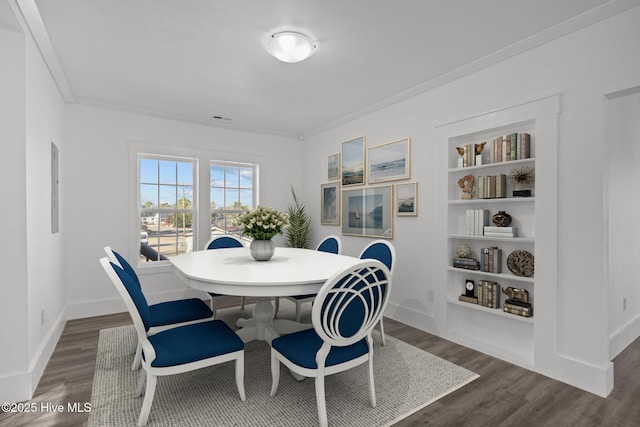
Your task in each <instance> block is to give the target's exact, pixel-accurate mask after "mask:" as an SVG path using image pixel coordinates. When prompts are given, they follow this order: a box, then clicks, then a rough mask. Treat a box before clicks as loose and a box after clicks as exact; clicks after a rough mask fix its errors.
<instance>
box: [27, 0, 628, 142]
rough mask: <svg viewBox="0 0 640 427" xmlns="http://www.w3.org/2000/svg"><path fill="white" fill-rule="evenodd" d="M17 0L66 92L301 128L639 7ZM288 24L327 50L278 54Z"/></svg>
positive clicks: (193, 115)
mask: <svg viewBox="0 0 640 427" xmlns="http://www.w3.org/2000/svg"><path fill="white" fill-rule="evenodd" d="M14 1H15V2H16V4H17V5H18V6H19V8H20V10H21V11H22V14H23V16H24V18H25V21H26V22H27V24H28V26H29V28H30V30H31V32H32V34H33V35H34V38H35V39H36V43H37V44H38V46H39V48H40V50H41V52H42V54H43V57H44V58H45V60H46V61H47V64H48V66H49V69H50V70H51V73H52V75H53V76H54V79H55V80H56V83H57V84H58V87H59V89H60V91H61V93H62V95H63V97H64V98H65V99H66V100H67V101H68V102H78V103H82V104H89V105H99V106H105V107H109V108H118V109H124V110H127V111H136V112H141V113H145V114H152V115H155V116H161V117H169V118H176V119H179V120H186V121H190V122H196V123H203V124H210V125H213V126H224V127H233V128H238V129H245V130H250V131H258V132H264V133H272V134H279V135H286V136H295V137H300V138H303V137H305V136H308V135H311V134H314V133H317V132H319V131H321V130H323V129H327V128H329V127H331V126H335V125H337V124H340V123H342V122H344V121H346V120H349V119H352V118H354V117H357V116H359V115H362V114H364V113H366V112H369V111H373V110H376V109H379V108H382V107H384V106H387V105H390V104H392V103H394V102H397V101H399V100H402V99H406V98H408V97H410V96H413V95H415V94H418V93H421V92H424V91H425V90H429V89H431V88H433V87H436V86H438V85H440V84H443V83H446V82H448V81H450V80H452V79H455V78H458V77H460V76H462V75H465V74H468V73H470V72H474V71H477V70H478V69H481V68H483V67H486V66H488V65H490V64H493V63H496V62H498V61H500V60H503V59H505V58H508V57H510V56H513V55H515V54H517V53H519V52H522V51H524V50H527V49H531V48H532V47H535V46H537V45H540V44H542V43H544V42H547V41H549V40H552V39H554V38H557V37H559V36H561V35H564V34H566V33H569V32H571V31H575V30H576V29H579V28H582V27H584V26H586V25H589V24H591V23H593V22H596V21H598V20H600V19H603V18H606V17H607V16H610V15H612V14H614V13H618V12H620V11H621V10H624V9H626V8H629V7H631V6H630V3H634V2H633V1H631V2H630V1H624V0H611V1H607V0H561V1H558V0H481V1H479V0H429V1H427V0H394V1H389V0H359V1H356V0H351V1H345V0H322V1H318V0H272V1H264V0H253V1H250V0H182V1H179V0H55V1H53V0H14ZM635 3H637V2H635ZM284 29H296V30H298V31H302V32H305V33H307V34H308V35H310V36H311V37H312V38H314V39H316V40H317V42H318V49H317V51H316V53H315V54H314V55H313V56H312V57H311V58H309V59H308V60H306V61H303V62H301V63H297V64H285V63H282V62H279V61H277V60H276V59H275V58H273V57H271V56H269V55H268V54H267V52H266V51H265V49H264V44H265V41H266V39H267V38H268V37H269V35H270V34H271V33H272V32H275V31H277V30H284ZM532 66H535V65H532ZM214 115H216V116H222V117H225V118H229V119H231V120H217V119H213V118H212V116H214Z"/></svg>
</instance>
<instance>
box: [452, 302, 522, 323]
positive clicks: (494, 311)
mask: <svg viewBox="0 0 640 427" xmlns="http://www.w3.org/2000/svg"><path fill="white" fill-rule="evenodd" d="M447 303H449V304H453V305H458V306H461V307H464V308H468V309H470V310H479V311H481V312H483V313H488V314H491V315H495V316H501V317H507V318H509V319H514V320H517V321H520V322H524V323H529V324H533V322H534V320H533V319H534V318H533V317H523V316H518V315H515V314H510V313H505V312H504V311H502V308H490V307H485V306H482V305H479V304H473V303H469V302H463V301H458V300H456V299H453V298H449V299H447Z"/></svg>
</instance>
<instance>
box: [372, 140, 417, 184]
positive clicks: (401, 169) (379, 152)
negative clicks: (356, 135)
mask: <svg viewBox="0 0 640 427" xmlns="http://www.w3.org/2000/svg"><path fill="white" fill-rule="evenodd" d="M367 166H368V167H367V182H368V183H369V184H375V183H378V182H384V181H395V180H398V179H409V178H410V177H411V139H410V138H404V139H399V140H397V141H392V142H387V143H386V144H382V145H377V146H375V147H371V148H369V149H368V152H367Z"/></svg>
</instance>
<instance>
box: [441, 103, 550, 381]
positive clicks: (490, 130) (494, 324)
mask: <svg viewBox="0 0 640 427" xmlns="http://www.w3.org/2000/svg"><path fill="white" fill-rule="evenodd" d="M558 113H559V99H558V98H557V97H552V98H546V99H544V100H540V101H535V102H532V103H528V104H523V105H519V106H515V107H512V108H507V109H503V110H500V111H496V112H491V113H487V114H483V115H480V116H476V117H471V118H469V119H465V120H460V121H456V122H453V123H451V124H446V125H443V126H440V127H438V129H437V135H438V144H439V145H438V147H439V150H440V151H439V153H440V157H439V158H440V159H441V160H442V163H443V165H444V167H443V168H442V169H441V176H442V177H443V188H442V189H441V191H440V195H441V197H442V199H441V200H442V202H443V203H442V206H443V209H442V211H441V215H442V222H443V226H442V227H440V229H441V230H440V231H439V233H440V236H439V239H438V241H439V242H441V243H442V245H443V248H444V250H442V251H436V253H437V254H438V255H439V256H440V259H439V264H440V265H441V268H442V269H441V273H440V274H439V275H438V277H440V278H441V279H442V281H441V283H442V284H441V285H440V288H439V293H438V301H440V302H441V304H440V305H439V306H438V307H439V309H438V311H437V313H436V318H437V322H438V324H439V326H440V327H441V328H442V330H443V332H444V334H443V335H444V336H445V337H446V338H448V339H450V340H452V341H455V342H458V343H460V344H462V345H465V346H468V347H471V348H474V349H477V350H479V351H482V352H485V353H488V354H491V355H493V356H496V357H499V358H502V359H504V360H507V361H510V362H512V363H515V364H518V365H520V366H523V367H526V368H528V369H531V370H535V371H538V372H541V373H543V374H546V375H548V376H551V377H553V376H554V372H553V369H554V363H553V361H554V358H555V355H556V349H555V327H556V299H557V232H558V230H557V185H556V183H557V126H558V123H557V121H558V117H557V114H558ZM512 133H528V134H529V135H530V136H531V141H530V147H531V150H530V158H527V159H520V160H513V161H505V162H496V163H489V151H488V150H490V149H491V148H490V145H491V142H490V141H491V140H493V139H496V138H497V137H498V136H503V135H506V134H512ZM485 141H486V142H487V144H486V145H485V148H484V150H483V161H482V163H483V164H482V165H477V166H468V167H459V164H458V159H459V158H460V155H459V153H458V152H457V150H456V147H464V146H466V145H467V144H481V143H482V142H485ZM523 167H526V168H533V169H534V170H535V184H534V186H533V187H532V188H530V189H531V190H532V195H531V197H513V196H512V191H513V190H514V187H513V185H512V184H511V183H510V182H509V180H508V179H507V188H506V197H504V198H492V199H483V198H480V199H479V198H477V194H476V188H475V187H474V191H473V192H472V198H471V199H462V198H461V195H462V190H461V189H460V187H459V185H458V180H459V179H461V178H462V177H465V176H467V175H473V176H474V177H476V178H477V177H478V176H487V175H498V174H505V175H507V176H508V175H509V174H510V172H511V171H513V170H514V169H522V168H523ZM478 209H484V210H488V211H489V216H492V215H493V214H496V213H498V212H499V211H506V212H507V213H508V214H510V215H511V217H512V223H511V224H510V226H511V227H516V228H517V237H513V238H511V237H488V236H482V235H469V234H467V229H466V212H467V210H478ZM487 225H493V224H491V223H489V224H487ZM459 244H465V245H467V246H469V248H470V249H471V254H472V257H473V258H476V259H479V258H480V256H481V253H480V250H481V248H486V247H491V246H497V247H499V248H500V249H501V250H502V258H501V264H502V271H501V273H488V272H484V271H479V270H467V269H461V268H456V267H453V258H454V256H455V248H456V246H458V245H459ZM515 250H525V251H527V252H530V253H531V254H533V255H534V257H535V274H534V276H533V277H522V276H517V275H515V274H513V273H512V272H510V271H509V269H508V268H507V257H508V255H509V254H510V253H512V252H513V251H515ZM468 279H471V280H474V281H475V282H476V283H477V282H478V281H479V280H486V281H493V282H496V283H498V284H499V285H500V287H501V288H502V289H504V288H506V287H509V286H512V287H514V288H522V289H526V290H527V291H528V293H529V302H531V303H532V305H533V317H522V316H518V315H515V314H510V313H506V312H504V311H503V309H502V304H503V302H504V300H505V299H507V297H506V296H505V295H504V294H501V297H500V305H499V307H498V308H489V307H484V306H482V305H478V304H472V303H469V302H462V301H459V300H458V297H459V295H461V294H463V293H464V284H465V281H466V280H468Z"/></svg>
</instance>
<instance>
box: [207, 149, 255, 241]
mask: <svg viewBox="0 0 640 427" xmlns="http://www.w3.org/2000/svg"><path fill="white" fill-rule="evenodd" d="M209 170H210V175H209V187H210V190H209V195H210V213H211V237H214V236H216V235H219V234H234V235H237V236H240V237H242V230H241V229H240V228H239V227H238V226H237V224H236V222H235V221H236V218H237V217H238V214H240V213H242V212H246V211H248V210H251V209H254V208H255V207H256V204H257V170H258V166H257V165H255V164H249V163H234V162H219V161H212V162H211V165H210V168H209Z"/></svg>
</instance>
